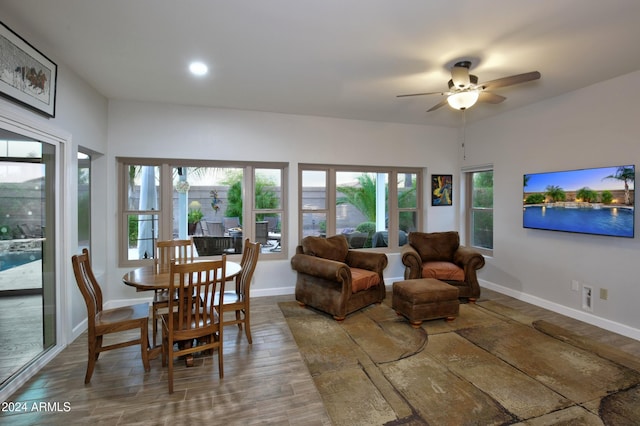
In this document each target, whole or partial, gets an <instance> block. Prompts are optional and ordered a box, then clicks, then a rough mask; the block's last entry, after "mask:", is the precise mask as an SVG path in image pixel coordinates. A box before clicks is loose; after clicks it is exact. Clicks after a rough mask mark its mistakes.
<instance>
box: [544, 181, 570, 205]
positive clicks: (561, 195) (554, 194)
mask: <svg viewBox="0 0 640 426" xmlns="http://www.w3.org/2000/svg"><path fill="white" fill-rule="evenodd" d="M544 195H546V196H547V197H549V198H551V200H552V201H553V202H554V203H555V202H557V201H564V200H566V199H567V194H566V193H565V192H564V189H562V188H560V187H559V186H557V185H548V186H547V188H546V192H545V193H544Z"/></svg>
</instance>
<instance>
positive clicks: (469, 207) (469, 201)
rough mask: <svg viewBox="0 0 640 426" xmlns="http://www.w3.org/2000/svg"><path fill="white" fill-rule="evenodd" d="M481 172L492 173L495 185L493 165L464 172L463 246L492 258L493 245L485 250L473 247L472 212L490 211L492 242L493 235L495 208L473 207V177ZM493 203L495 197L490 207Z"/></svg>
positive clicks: (484, 248)
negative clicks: (464, 232) (464, 225)
mask: <svg viewBox="0 0 640 426" xmlns="http://www.w3.org/2000/svg"><path fill="white" fill-rule="evenodd" d="M482 172H491V173H492V177H493V178H494V179H493V180H494V184H495V176H494V174H495V170H494V168H493V165H485V166H482V167H474V168H468V169H465V170H464V177H465V179H464V182H465V187H466V191H465V202H466V209H465V224H466V229H467V232H466V238H465V245H467V246H468V247H472V248H474V249H475V250H477V251H479V252H480V253H482V254H483V255H485V256H493V251H494V249H495V244H492V246H493V247H492V248H490V249H489V248H486V247H480V246H477V245H473V235H474V228H473V213H474V212H487V211H490V212H491V219H492V220H491V222H492V226H491V234H492V241H494V239H493V234H494V227H493V223H495V217H494V208H495V207H491V208H487V207H473V188H474V185H473V176H474V175H475V174H476V173H482ZM494 202H495V197H493V199H492V203H491V204H492V205H493V203H494Z"/></svg>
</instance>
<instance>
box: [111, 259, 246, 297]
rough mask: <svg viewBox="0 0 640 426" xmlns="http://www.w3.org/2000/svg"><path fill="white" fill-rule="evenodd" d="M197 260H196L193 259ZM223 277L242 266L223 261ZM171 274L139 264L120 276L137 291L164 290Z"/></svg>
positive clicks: (233, 272)
mask: <svg viewBox="0 0 640 426" xmlns="http://www.w3.org/2000/svg"><path fill="white" fill-rule="evenodd" d="M194 262H197V260H194ZM224 268H225V271H224V272H225V278H226V279H227V280H230V279H231V278H234V277H235V276H236V275H238V274H240V272H242V266H240V264H239V263H237V262H231V261H228V260H227V261H226V262H225V266H224ZM170 278H171V275H170V274H169V270H164V271H160V270H159V269H158V267H157V266H156V265H149V266H141V267H139V268H136V269H133V270H131V271H129V272H127V273H126V274H124V275H123V276H122V282H123V283H125V284H126V285H129V286H131V287H135V288H136V289H137V290H138V291H155V290H166V289H168V288H169V283H170Z"/></svg>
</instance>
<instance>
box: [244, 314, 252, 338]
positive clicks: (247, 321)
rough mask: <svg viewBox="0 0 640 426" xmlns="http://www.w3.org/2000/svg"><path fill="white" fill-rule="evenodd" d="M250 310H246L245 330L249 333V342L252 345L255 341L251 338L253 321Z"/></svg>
mask: <svg viewBox="0 0 640 426" xmlns="http://www.w3.org/2000/svg"><path fill="white" fill-rule="evenodd" d="M249 320H250V318H249V310H248V309H247V310H246V311H244V332H245V334H246V335H247V342H249V344H250V345H251V344H252V343H253V341H252V339H251V321H249Z"/></svg>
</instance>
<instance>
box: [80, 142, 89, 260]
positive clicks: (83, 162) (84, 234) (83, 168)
mask: <svg viewBox="0 0 640 426" xmlns="http://www.w3.org/2000/svg"><path fill="white" fill-rule="evenodd" d="M83 248H86V249H89V251H91V250H90V249H91V155H89V154H87V153H84V152H78V249H79V250H78V252H80V251H81V250H82V249H83Z"/></svg>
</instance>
